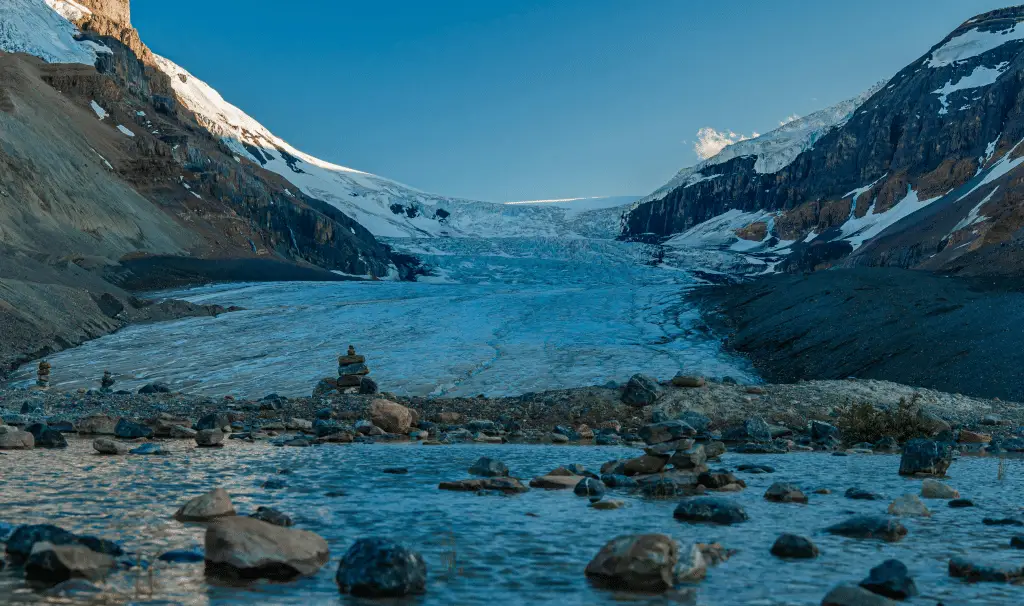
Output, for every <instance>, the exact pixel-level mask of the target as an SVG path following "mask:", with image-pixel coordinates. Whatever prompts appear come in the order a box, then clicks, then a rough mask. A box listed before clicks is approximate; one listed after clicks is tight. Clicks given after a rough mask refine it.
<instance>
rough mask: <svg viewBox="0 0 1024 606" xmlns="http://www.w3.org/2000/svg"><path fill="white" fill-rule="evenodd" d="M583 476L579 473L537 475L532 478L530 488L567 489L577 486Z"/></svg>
mask: <svg viewBox="0 0 1024 606" xmlns="http://www.w3.org/2000/svg"><path fill="white" fill-rule="evenodd" d="M582 479H583V476H577V475H572V474H570V475H567V476H564V475H550V474H549V475H546V476H537V477H536V478H534V479H532V480H530V488H540V489H543V490H566V489H569V488H576V485H577V484H579V482H580V480H582Z"/></svg>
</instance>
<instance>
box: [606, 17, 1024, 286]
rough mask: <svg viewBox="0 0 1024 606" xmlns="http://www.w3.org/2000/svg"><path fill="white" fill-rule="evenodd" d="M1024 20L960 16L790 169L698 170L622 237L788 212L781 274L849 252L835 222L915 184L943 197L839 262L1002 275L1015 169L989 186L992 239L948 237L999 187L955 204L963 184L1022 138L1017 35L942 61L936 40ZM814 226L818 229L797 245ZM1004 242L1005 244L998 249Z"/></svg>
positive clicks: (750, 163)
mask: <svg viewBox="0 0 1024 606" xmlns="http://www.w3.org/2000/svg"><path fill="white" fill-rule="evenodd" d="M1022 15H1024V9H1021V8H1020V7H1015V8H1008V9H1002V10H997V11H993V12H990V13H987V14H985V15H981V16H979V17H977V18H975V19H972V20H970V21H967V22H965V23H964V24H963V25H961V26H960V27H958V28H957V29H956V30H955V31H953V32H952V33H951V34H950V35H949V36H947V37H946V38H945V39H944V40H942V41H941V42H940V43H939V44H937V45H936V46H935V47H933V48H932V49H931V50H930V51H929V52H928V53H927V54H925V55H924V56H922V57H921V58H919V59H918V60H917V61H914V62H913V63H911V64H910V65H908V66H907V67H906V68H904V69H903V70H902V71H900V72H899V73H898V74H896V75H895V76H894V77H893V78H892V79H891V80H890V81H889V82H888V86H885V87H882V88H880V89H878V90H877V92H875V93H874V94H873V95H872V96H871V97H870V98H868V99H867V100H866V101H865V102H864V103H863V104H862V105H860V106H859V107H856V108H855V110H854V111H853V112H852V113H851V114H850V115H849V116H848V120H847V121H846V122H845V124H843V125H842V126H839V127H836V128H833V129H831V130H828V131H826V132H820V133H817V138H816V139H815V140H813V145H812V146H809V147H805V149H804V151H802V153H800V154H799V155H798V156H797V157H796V158H795V159H794V160H793V161H792V162H791V163H789V164H788V165H787V166H785V167H783V168H781V169H780V170H777V171H775V172H764V169H763V167H760V168H761V169H762V170H759V169H758V168H757V167H756V166H757V162H758V158H757V157H755V156H749V155H743V156H738V157H733V158H732V159H729V160H727V161H725V162H723V163H719V164H711V165H708V166H705V167H704V168H703V169H701V170H700V171H698V172H697V173H695V174H694V175H693V177H694V178H693V179H690V180H689V181H685V180H684V181H683V182H681V183H679V185H678V186H675V187H674V188H672V189H670V190H669V191H667V192H666V193H664V196H663V197H661V198H660V199H657V200H651V201H647V202H643V203H641V204H639V205H637V206H636V207H635V208H634V209H632V210H631V211H629V212H628V213H627V214H626V215H625V216H624V217H623V232H622V236H623V237H625V238H637V239H640V238H646V239H652V238H654V239H657V238H660V237H664V236H668V235H670V234H675V233H679V232H681V231H684V230H686V229H688V228H690V227H693V226H694V225H696V224H698V223H701V222H703V221H706V220H708V219H711V218H713V217H715V216H717V215H720V214H722V213H723V212H725V211H727V210H731V209H737V210H741V211H755V210H766V211H784V212H783V214H782V215H781V216H779V217H777V218H776V219H775V221H774V225H773V227H774V229H773V230H772V232H771V233H769V234H768V236H770V237H775V238H778V239H785V240H797V241H798V243H797V244H795V245H793V251H794V252H793V254H792V255H791V256H790V258H789V260H788V264H787V265H788V267H787V269H791V270H799V269H813V268H815V267H817V266H822V265H824V266H827V265H828V264H832V263H835V262H836V260H838V259H839V258H841V257H843V256H845V255H847V254H849V253H850V252H851V251H852V247H851V245H850V244H849V243H848V242H846V241H836V240H834V235H835V232H838V229H835V228H837V227H838V226H839V225H841V224H842V223H844V222H846V220H847V219H848V218H850V217H862V216H863V215H864V214H865V213H867V212H868V210H869V207H872V206H873V207H874V211H875V212H882V211H885V210H888V209H890V208H892V207H893V206H894V205H895V204H896V203H897V202H899V201H900V200H902V199H903V198H904V197H905V196H906V195H907V192H908V188H912V189H913V191H914V192H916V193H917V199H919V200H926V199H932V198H936V197H941V198H940V199H939V200H937V201H935V202H933V203H932V204H931V206H930V207H929V209H928V210H927V211H920V213H919V214H920V216H914V215H912V216H911V217H910V218H909V219H907V220H904V221H903V222H901V223H900V224H899V226H897V227H895V228H890V229H889V230H887V231H886V232H884V233H882V234H880V235H879V236H878V237H876V238H875V239H874V240H873V241H870V242H868V243H867V244H866V245H864V246H861V247H860V248H859V249H858V250H857V251H856V252H855V253H854V255H855V258H849V259H847V260H846V261H845V262H847V263H856V264H861V265H873V266H874V265H896V266H901V267H926V268H936V269H940V268H948V269H951V270H954V271H956V270H964V269H968V270H971V271H977V272H983V273H993V272H996V271H999V267H998V266H1002V267H1012V266H1014V265H1016V266H1017V267H1019V262H1020V260H1021V258H1022V255H1024V247H1021V246H1019V245H1018V243H1019V242H1020V241H1021V240H1022V239H1024V235H1021V234H1014V232H1015V231H1016V228H1017V227H1019V226H1020V219H1019V218H1013V219H1011V218H1010V217H1009V214H1010V210H1009V209H1010V207H1012V206H1013V202H1012V201H1013V200H1015V199H1017V197H1018V196H1019V188H1020V187H1021V184H1019V183H1016V182H1015V181H1016V180H1015V179H1014V175H1015V174H1019V172H1017V171H1013V172H1011V174H1010V176H1009V177H1004V178H1001V179H997V180H996V181H995V183H997V184H1000V185H1001V187H1000V188H999V191H998V192H996V194H995V197H994V198H993V199H992V200H991V201H990V202H989V203H987V204H986V211H987V212H986V213H985V214H986V216H989V217H991V219H990V220H989V221H987V222H983V223H979V225H982V228H981V231H982V232H985V231H987V230H988V226H987V225H985V224H984V223H988V224H990V225H991V224H996V225H999V224H1005V228H1004V229H993V230H992V231H991V232H989V233H988V234H984V233H983V234H982V236H981V238H980V240H983V241H984V242H985V244H993V245H990V246H985V247H982V248H980V249H979V250H970V251H968V250H966V249H959V250H957V249H956V247H957V246H958V245H959V244H960V243H962V242H961V240H962V239H963V238H964V237H965V236H964V235H963V232H960V231H957V232H956V233H953V234H950V232H951V231H955V230H954V229H953V228H954V226H955V225H956V224H957V223H958V222H959V221H960V220H961V219H962V218H963V217H964V216H966V214H967V213H968V211H969V210H970V209H971V208H972V207H973V206H974V205H976V204H978V202H980V201H981V200H982V199H983V198H984V196H985V195H987V194H988V193H991V192H992V191H993V190H994V186H993V185H986V186H984V187H981V188H979V190H978V191H975V192H972V194H971V195H969V196H967V197H966V198H964V199H962V200H961V199H960V197H961V196H963V194H964V193H965V191H961V190H959V188H960V187H961V186H963V185H965V184H967V183H973V182H974V180H975V174H976V172H977V171H978V169H979V167H990V166H991V165H992V163H994V162H996V161H998V159H999V158H1000V157H1002V155H1003V154H1005V153H1008V152H1009V151H1010V149H1011V148H1012V147H1013V146H1014V144H1016V143H1017V142H1018V141H1020V140H1021V139H1022V138H1024V137H1022V136H1024V105H1022V104H1021V102H1020V99H1021V97H1020V93H1021V91H1022V87H1024V78H1022V77H1021V73H1022V71H1024V54H1022V51H1024V42H1022V41H1019V40H1011V41H1008V42H1005V43H1003V44H1002V45H999V46H997V47H995V48H992V49H991V50H988V51H987V52H984V53H981V54H979V55H976V56H974V57H968V58H966V59H963V60H959V61H953V60H950V59H948V56H947V55H948V52H947V51H945V50H944V49H943V48H942V46H943V45H944V44H945V43H947V42H950V41H953V40H954V38H957V37H959V36H961V35H965V34H966V35H977V34H979V33H980V34H985V33H997V32H1000V31H1005V30H1006V29H1008V28H1009V27H1011V26H1012V25H1013V24H1014V23H1015V22H1016V20H1017V19H1019V18H1020V17H1021V16H1022ZM953 44H957V42H956V41H953ZM997 65H1001V66H1002V68H1003V69H1005V71H1004V72H1003V73H1002V75H1001V76H1000V77H999V78H998V79H997V80H996V81H995V82H994V83H992V84H990V85H988V86H982V87H979V88H970V89H964V90H959V91H955V92H952V93H950V94H949V95H948V96H944V95H941V94H938V93H936V92H935V91H941V90H942V89H944V88H945V87H946V85H947V83H950V82H952V83H956V82H959V81H961V80H962V79H964V78H967V77H968V76H970V75H971V74H973V73H974V72H975V70H976V69H979V68H990V69H991V68H994V67H995V66H997ZM992 142H996V143H995V144H993V143H992ZM990 146H991V147H990ZM968 189H969V188H968ZM858 191H859V192H860V193H857V192H858ZM947 192H951V193H950V194H949V195H945V196H944V194H947ZM942 196H944V197H942ZM989 209H991V210H989ZM989 212H991V213H992V214H988V213H989ZM973 228H974V229H978V227H977V225H976V226H973ZM812 230H813V231H815V233H816V234H819V236H818V237H816V238H815V239H814V240H812V241H811V242H806V243H805V242H801V240H803V239H804V236H806V235H807V234H808V233H810V232H811V231H812ZM829 230H832V233H829ZM967 231H970V230H964V232H967ZM996 232H999V233H998V234H997V233H996ZM947 234H950V235H947ZM972 237H973V236H972ZM1000 241H1002V242H1007V243H1008V244H1010V245H1011V247H1001V246H994V244H996V243H998V242H1000ZM936 253H937V254H936ZM933 255H935V256H934V257H933ZM1017 275H1019V272H1018V274H1017Z"/></svg>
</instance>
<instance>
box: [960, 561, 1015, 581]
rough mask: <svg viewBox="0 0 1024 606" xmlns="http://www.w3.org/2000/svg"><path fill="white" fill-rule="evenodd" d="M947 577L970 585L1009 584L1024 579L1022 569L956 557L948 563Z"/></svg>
mask: <svg viewBox="0 0 1024 606" xmlns="http://www.w3.org/2000/svg"><path fill="white" fill-rule="evenodd" d="M949 576H951V577H953V578H957V579H964V580H966V581H969V582H972V583H978V582H984V583H1009V582H1013V581H1018V580H1020V579H1021V578H1024V568H1022V567H1020V566H1014V565H1009V566H1000V565H993V564H988V563H985V562H978V561H976V560H974V559H973V558H972V557H970V556H957V557H955V558H953V559H951V560H950V561H949Z"/></svg>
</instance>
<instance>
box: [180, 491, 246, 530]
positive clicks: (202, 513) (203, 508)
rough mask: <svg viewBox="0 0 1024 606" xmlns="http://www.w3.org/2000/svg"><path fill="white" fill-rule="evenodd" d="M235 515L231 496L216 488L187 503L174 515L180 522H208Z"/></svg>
mask: <svg viewBox="0 0 1024 606" xmlns="http://www.w3.org/2000/svg"><path fill="white" fill-rule="evenodd" d="M233 515H235V506H234V505H233V504H232V503H231V496H230V495H228V493H227V491H226V490H224V489H223V488H214V489H213V490H211V491H210V492H208V493H206V494H203V495H200V496H198V497H196V498H194V499H191V500H190V501H189V502H188V503H185V504H184V505H182V506H181V508H180V509H179V510H178V511H177V512H176V513H175V514H174V519H176V520H178V521H179V522H207V521H210V520H214V519H216V518H222V517H226V516H233Z"/></svg>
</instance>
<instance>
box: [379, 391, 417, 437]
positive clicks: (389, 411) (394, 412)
mask: <svg viewBox="0 0 1024 606" xmlns="http://www.w3.org/2000/svg"><path fill="white" fill-rule="evenodd" d="M370 420H371V421H373V424H374V425H376V426H377V427H380V428H381V429H383V430H384V431H386V432H388V433H397V434H405V433H407V432H408V431H409V428H410V427H412V420H413V414H412V411H411V410H409V409H408V408H406V407H405V406H402V405H401V404H397V403H395V402H391V401H390V400H380V399H377V400H374V401H373V402H370Z"/></svg>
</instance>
